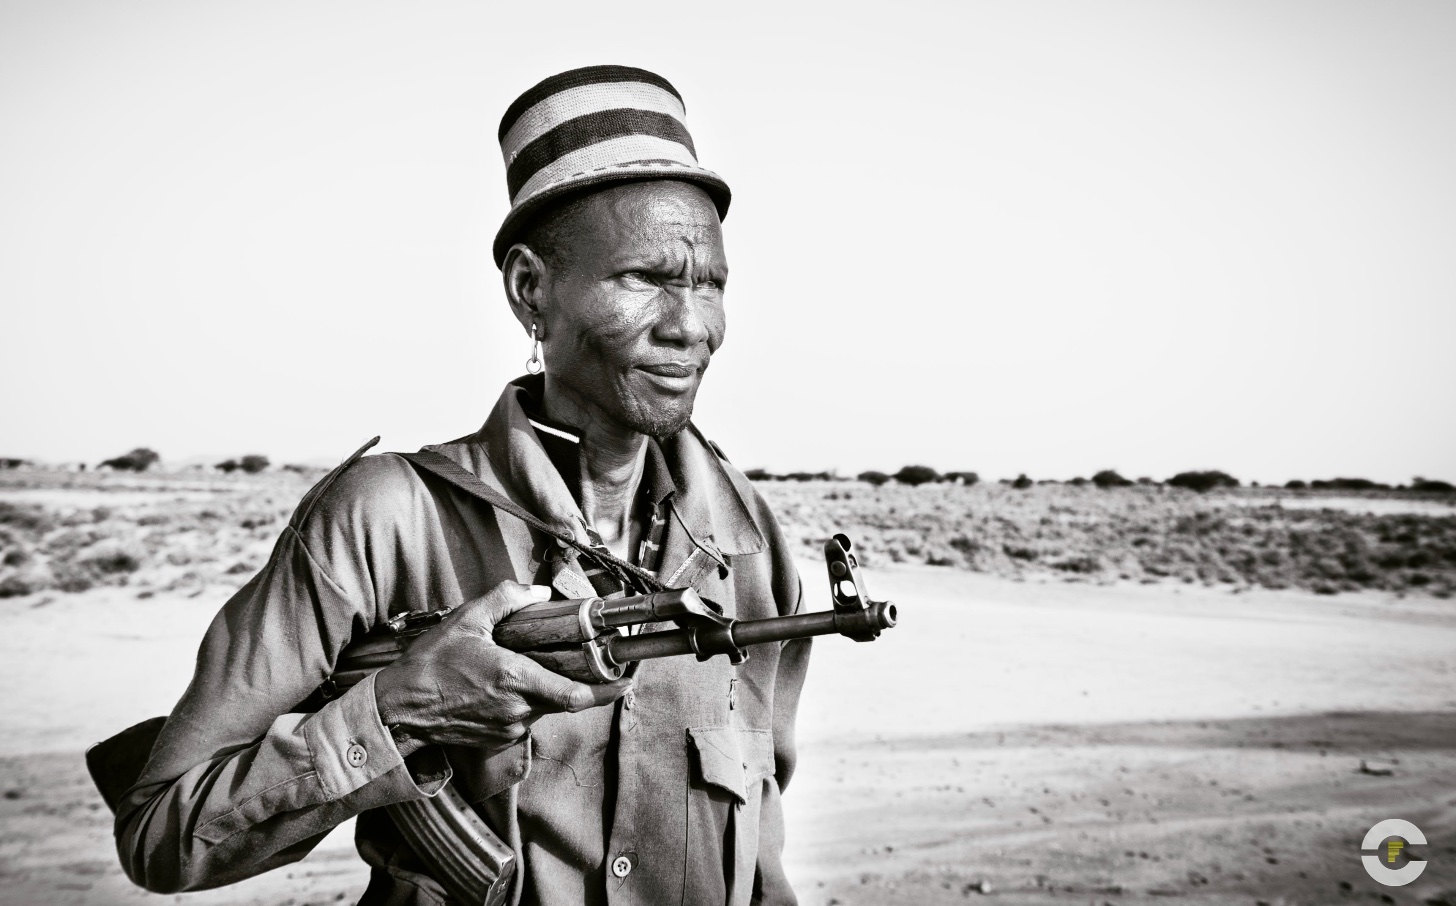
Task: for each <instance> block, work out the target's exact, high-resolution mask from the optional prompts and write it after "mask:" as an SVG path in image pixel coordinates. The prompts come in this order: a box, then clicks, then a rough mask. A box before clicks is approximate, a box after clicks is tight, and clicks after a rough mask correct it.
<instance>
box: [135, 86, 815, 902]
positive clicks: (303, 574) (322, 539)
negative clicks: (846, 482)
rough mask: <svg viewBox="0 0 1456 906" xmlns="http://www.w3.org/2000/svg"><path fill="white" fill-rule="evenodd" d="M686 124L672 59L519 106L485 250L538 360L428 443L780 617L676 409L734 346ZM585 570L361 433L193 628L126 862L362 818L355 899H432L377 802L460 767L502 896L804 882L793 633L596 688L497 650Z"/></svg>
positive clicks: (719, 261) (251, 870)
mask: <svg viewBox="0 0 1456 906" xmlns="http://www.w3.org/2000/svg"><path fill="white" fill-rule="evenodd" d="M683 123H684V110H683V105H682V100H681V98H680V96H679V95H678V94H677V92H676V90H674V89H673V87H672V86H671V85H670V84H668V82H667V81H666V80H664V79H662V78H661V77H659V76H657V75H654V74H652V73H649V72H645V71H643V70H638V69H630V68H627V67H617V66H597V67H590V68H587V69H579V70H574V71H571V72H567V73H563V74H560V75H557V76H553V77H552V78H549V79H546V80H545V81H543V82H541V83H540V84H538V85H537V86H535V87H534V88H532V89H531V90H530V91H527V92H526V93H525V94H524V95H522V96H521V97H520V98H519V99H518V100H517V101H516V102H515V103H514V104H512V105H511V107H510V108H509V109H508V110H507V112H506V114H505V117H504V119H503V120H502V122H501V130H500V139H501V145H502V150H503V152H504V156H505V159H506V165H507V180H508V183H509V187H510V191H511V197H512V208H511V211H510V214H509V215H508V216H507V218H506V220H505V223H504V224H503V225H502V227H501V230H500V233H499V235H498V236H497V238H496V242H495V247H494V252H495V259H496V263H497V264H498V265H499V266H500V267H501V269H502V273H503V277H504V282H505V290H506V296H507V298H508V300H509V302H510V305H511V310H512V311H513V313H514V314H515V316H516V318H517V319H518V320H519V321H520V323H521V325H522V327H523V328H524V329H525V331H526V332H527V334H528V335H529V336H530V337H531V341H532V351H531V358H530V362H529V370H531V371H532V372H533V374H532V375H531V376H528V377H524V378H521V379H519V380H517V381H515V382H513V383H511V384H510V385H508V386H507V387H506V389H505V392H504V394H503V395H502V396H501V398H500V400H499V402H498V403H497V404H496V406H495V408H494V410H493V411H492V412H491V414H490V417H489V418H488V419H487V421H486V422H485V425H484V427H482V428H481V430H480V431H479V432H478V433H476V434H473V435H471V436H469V437H465V438H461V439H460V440H457V441H452V442H450V443H447V444H441V445H438V446H435V447H431V448H429V449H432V450H435V451H437V452H439V453H441V454H443V455H444V456H446V457H448V458H449V459H451V460H453V461H454V462H455V463H457V464H458V465H460V466H462V467H464V468H465V469H466V470H468V471H470V472H471V473H473V474H474V475H476V476H478V477H479V478H480V479H481V480H482V481H484V482H485V483H486V484H487V485H489V486H491V487H493V488H495V489H497V490H498V491H500V492H502V493H503V494H504V495H505V496H506V497H508V498H510V499H511V500H512V501H514V502H515V503H517V504H519V505H520V506H522V507H524V508H525V509H526V510H528V511H529V512H530V513H531V514H533V515H534V516H535V517H537V518H538V519H540V520H543V521H544V522H545V523H547V524H548V525H550V526H551V527H553V528H554V529H556V530H558V531H561V532H565V533H568V534H569V535H570V537H572V538H573V539H575V540H576V541H577V542H578V543H579V544H581V545H583V546H587V547H589V548H590V549H592V550H605V551H609V552H611V553H612V554H615V555H616V556H618V557H620V558H622V559H625V560H629V561H630V562H632V563H634V564H636V565H637V566H640V567H643V568H645V569H647V570H649V571H651V572H653V573H655V574H656V576H657V577H658V578H659V579H660V580H661V581H662V582H663V583H665V584H666V585H667V586H669V587H693V588H696V589H697V590H698V591H699V592H700V593H701V594H702V596H703V597H705V598H708V599H711V600H712V601H715V602H717V603H718V604H719V605H721V606H722V607H723V608H724V610H725V612H726V613H728V614H729V615H732V616H736V617H738V618H740V619H745V618H757V617H765V616H776V615H781V614H788V613H793V612H795V611H797V610H798V608H799V601H800V591H799V580H798V576H797V574H796V573H795V570H794V567H793V563H792V560H791V557H790V554H789V552H788V549H787V546H786V544H785V542H784V539H783V537H782V536H781V534H780V532H779V529H778V527H777V525H776V524H775V522H774V520H773V517H772V515H771V514H770V513H769V511H768V509H767V507H766V506H765V505H764V503H763V501H762V500H761V499H760V498H759V497H758V495H757V494H756V493H755V492H754V490H753V488H752V487H751V485H750V484H749V483H748V482H747V481H746V480H745V479H744V477H743V475H742V474H741V473H740V472H739V471H738V470H737V469H735V468H734V467H733V466H731V465H730V464H728V463H727V461H726V460H724V459H723V458H722V457H721V455H720V454H719V453H718V451H717V448H716V447H714V446H712V445H711V444H709V443H708V442H707V441H706V440H705V439H704V438H703V437H702V436H701V435H700V434H699V433H698V431H697V430H696V428H694V427H693V426H692V424H691V423H690V421H689V418H690V416H691V414H692V409H693V401H694V398H695V396H696V393H697V389H698V385H699V382H700V381H701V379H702V376H703V373H704V372H705V370H706V369H707V366H708V363H709V360H710V358H711V356H712V354H713V352H714V351H716V350H717V349H718V347H719V345H720V344H721V343H722V341H723V336H724V328H725V310H724V306H723V293H724V288H725V285H726V282H727V276H728V265H727V260H726V258H725V257H724V251H723V240H722V229H721V218H722V216H723V214H724V213H725V212H726V210H727V206H728V201H729V192H728V187H727V185H726V184H725V183H724V182H723V181H722V179H721V178H719V177H718V176H717V175H715V174H713V173H712V172H710V171H708V170H704V169H702V168H701V167H699V166H698V164H697V159H696V156H695V151H694V149H693V145H692V141H691V138H690V137H689V136H688V133H687V129H686V127H685V126H684V124H683ZM543 353H544V366H545V367H544V374H535V373H534V372H539V371H540V370H541V365H542V356H543ZM361 452H362V451H361ZM582 589H586V592H588V593H589V592H591V591H595V592H596V593H598V594H612V593H618V592H620V591H621V590H622V589H621V585H620V583H614V580H613V578H612V576H611V575H610V574H609V573H607V572H605V571H603V570H601V569H598V568H595V567H594V566H593V564H592V560H591V557H589V556H588V557H582V556H578V552H577V551H576V549H575V548H572V547H570V546H567V545H563V544H560V543H558V542H557V541H556V540H554V539H553V538H551V537H550V536H548V535H546V534H545V533H542V532H537V531H533V530H531V529H530V528H528V527H527V526H526V525H525V524H524V523H522V522H521V521H519V520H517V519H515V518H513V517H512V516H510V515H508V514H506V513H503V512H500V511H499V510H495V509H492V508H490V507H488V506H485V505H483V504H482V503H481V502H480V501H478V500H476V499H472V498H470V497H469V496H467V495H464V494H461V493H458V492H457V491H456V490H455V489H453V488H452V487H450V486H448V485H446V484H444V483H442V482H439V481H434V480H431V479H430V478H429V477H428V476H425V475H423V474H422V473H421V472H419V471H417V470H416V469H415V468H413V467H412V466H411V465H410V464H409V463H408V462H406V461H405V460H403V459H401V458H399V457H397V456H392V455H383V456H370V457H367V458H360V457H359V455H358V454H356V456H355V457H354V458H353V459H352V460H350V461H349V462H347V463H345V465H343V466H341V467H340V468H339V469H337V470H335V471H334V472H333V473H332V474H330V476H328V477H327V478H326V479H325V480H324V481H323V482H321V483H320V484H319V485H318V486H317V487H316V488H314V489H313V491H311V492H310V493H309V494H308V495H307V496H306V497H305V498H304V500H303V502H302V503H301V504H300V506H299V508H298V510H297V512H296V513H295V514H294V516H293V518H292V520H291V521H290V523H289V525H288V527H287V528H286V529H285V530H284V532H283V535H282V537H281V538H280V539H279V541H278V545H277V547H276V548H275V550H274V552H273V555H272V558H271V559H270V561H269V563H268V565H267V566H266V567H265V568H264V569H263V571H262V572H261V573H260V574H259V575H257V576H256V577H254V578H253V580H252V581H251V582H249V583H248V584H247V585H246V586H244V587H243V588H242V589H241V590H240V591H239V592H238V593H237V594H236V595H235V596H234V597H233V598H232V599H231V600H230V601H228V603H227V604H226V605H225V606H224V607H223V609H222V611H221V612H220V613H219V614H218V616H217V618H216V619H215V620H214V621H213V624H212V626H211V628H210V629H209V630H208V633H207V635H206V637H205V639H204V640H203V643H202V647H201V650H200V652H199V655H198V661H197V669H196V673H195V674H194V676H193V679H192V683H191V685H190V686H189V687H188V689H187V691H186V693H185V694H184V695H183V697H182V699H181V701H180V702H179V703H178V705H177V707H176V709H175V710H174V711H173V713H172V715H171V717H170V718H169V719H168V721H167V723H166V725H165V727H164V729H163V730H162V733H161V736H160V737H159V738H158V740H157V742H156V745H155V746H154V748H153V749H152V754H151V758H150V760H149V761H148V763H147V766H146V769H145V771H144V772H143V774H142V777H141V779H140V780H139V781H138V782H137V784H136V785H135V786H133V787H132V788H131V789H130V791H128V793H127V794H126V795H125V796H124V797H123V799H122V801H121V803H120V806H119V808H118V811H117V821H116V831H117V841H118V849H119V852H120V854H121V858H122V863H123V865H124V866H125V868H126V870H127V872H128V874H129V876H130V877H131V878H132V879H133V880H135V881H136V882H137V883H139V884H142V885H143V886H146V887H148V888H150V889H153V890H158V891H176V890H188V889H197V888H205V887H213V886H217V885H221V884H227V883H230V882H233V881H236V880H239V879H241V878H245V877H248V876H251V875H254V874H257V873H259V872H262V871H266V870H268V869H270V868H274V867H277V866H279V865H283V864H286V863H289V862H292V861H296V860H298V859H300V858H302V857H303V856H304V855H305V854H306V853H307V852H308V851H309V850H310V849H311V848H312V846H313V845H315V844H316V843H317V842H318V840H319V839H320V838H321V837H322V836H323V835H324V834H325V833H327V832H328V831H329V830H330V829H332V828H333V827H335V826H337V825H338V824H339V823H340V822H342V821H345V820H347V819H348V818H351V817H353V816H355V815H358V816H359V822H358V847H359V851H360V853H361V854H362V855H363V857H364V858H365V860H366V861H367V862H368V863H369V864H370V865H371V866H372V869H373V873H372V877H371V882H370V885H369V888H368V890H367V892H366V893H365V895H364V898H363V900H362V901H361V902H363V903H368V904H386V903H387V904H416V903H445V902H447V901H448V900H447V896H446V894H445V892H444V890H443V888H442V887H441V885H440V884H439V883H438V880H437V879H436V878H435V877H433V876H432V869H431V866H430V865H428V864H426V863H425V862H424V861H423V860H422V859H421V858H419V856H418V855H417V854H416V853H414V852H413V851H412V850H411V849H410V847H409V846H408V844H407V843H406V842H405V840H404V839H403V838H402V837H401V835H400V833H399V832H398V831H397V830H396V828H395V827H394V826H393V824H392V823H391V821H390V818H389V817H388V815H387V814H386V813H385V812H384V811H383V810H382V807H383V806H386V805H390V804H393V803H399V802H404V801H407V800H411V799H417V798H420V797H426V796H431V795H435V794H436V793H437V792H438V791H439V790H440V789H441V788H442V786H443V785H444V784H446V783H451V784H453V785H454V787H455V788H456V790H458V791H459V792H460V793H461V794H462V795H463V796H464V797H465V798H466V800H467V801H469V802H470V803H471V804H472V805H473V806H474V807H475V809H476V811H477V812H478V813H479V814H480V815H481V816H482V817H483V818H484V819H486V821H487V822H488V823H489V824H490V825H491V826H492V827H493V828H494V829H495V831H496V832H497V833H498V834H499V836H500V837H501V838H502V839H504V840H506V841H509V843H510V845H511V846H512V848H513V849H514V850H515V853H516V858H517V860H518V864H519V865H520V870H519V871H518V872H517V873H516V887H515V891H514V892H515V899H516V901H517V902H523V903H542V904H568V903H573V904H575V903H612V904H619V903H651V904H658V903H692V904H706V903H735V904H737V903H750V902H753V903H792V902H793V901H794V898H793V894H792V892H791V891H790V889H789V887H788V884H787V882H786V880H785V878H784V875H783V871H782V868H781V865H780V859H779V855H780V850H781V848H782V842H783V819H782V814H781V810H780V800H779V795H780V792H781V790H782V789H783V787H784V785H785V784H786V783H787V782H788V779H789V775H790V774H791V772H792V770H793V763H794V756H793V722H794V711H795V707H796V704H797V699H798V695H799V690H800V687H801V684H802V681H803V677H804V671H805V667H806V665H807V660H808V652H809V647H808V643H807V641H798V642H791V643H787V644H785V645H783V646H764V647H760V648H757V649H755V650H754V654H753V656H752V658H751V659H750V660H748V661H747V662H746V663H744V664H741V665H738V666H734V665H731V664H729V663H727V662H726V660H725V659H723V658H714V659H712V660H710V661H707V662H704V663H699V662H697V661H696V660H694V659H693V658H670V659H665V660H658V661H652V662H644V663H642V664H641V665H640V669H639V670H638V671H637V672H636V673H635V675H634V676H633V677H631V678H624V679H623V680H620V681H618V682H615V683H609V684H603V685H597V686H592V685H585V684H582V683H577V682H574V681H572V680H569V679H567V678H565V677H563V676H560V675H557V674H554V673H552V672H550V671H548V670H546V669H545V668H543V667H541V666H539V665H538V664H536V663H535V662H533V661H531V660H529V659H527V658H525V657H522V656H520V655H517V654H515V653H513V652H510V651H508V650H506V649H504V648H501V647H498V646H496V645H495V644H494V643H493V641H492V632H493V629H494V626H495V624H496V623H497V622H498V621H499V620H501V619H502V618H504V617H505V616H507V615H509V614H510V613H513V612H514V611H516V610H518V609H520V608H521V607H524V606H526V605H528V604H531V603H534V602H537V601H541V600H545V599H547V598H548V597H551V596H552V595H553V593H554V595H555V596H556V597H558V598H567V597H581V596H582V594H583V592H582V591H581V590H582ZM456 605H459V607H458V609H457V610H455V611H453V612H452V613H451V614H450V616H449V617H448V618H447V619H445V620H444V621H443V622H442V623H441V624H440V625H439V626H438V627H436V628H434V629H432V630H431V631H429V632H428V633H426V634H425V635H423V636H421V637H420V639H419V641H418V642H416V643H415V644H414V646H413V647H411V648H410V649H409V650H408V652H407V653H406V654H405V655H404V656H403V657H401V658H400V659H399V660H398V661H396V662H395V663H393V664H391V665H390V666H388V667H385V668H384V669H383V670H381V671H379V672H378V673H376V674H375V675H373V676H372V677H370V678H368V679H366V680H365V681H363V682H361V683H360V684H358V685H357V686H354V687H353V688H352V689H350V690H349V691H348V692H346V693H345V694H343V695H342V696H339V697H338V698H336V699H334V700H332V701H329V702H328V703H327V704H325V705H323V707H321V708H320V709H319V710H317V711H316V712H314V713H300V711H299V703H301V702H303V701H305V700H306V699H309V698H310V696H311V694H312V693H314V691H315V690H316V689H317V688H318V687H319V686H320V684H322V683H323V682H324V681H325V680H326V679H327V678H328V677H329V676H330V674H331V673H332V672H333V670H334V666H335V664H336V662H337V660H338V657H339V654H340V652H341V651H342V650H343V649H344V648H345V646H346V645H347V644H348V643H349V642H350V641H351V640H353V639H358V638H359V637H361V636H363V635H366V634H368V633H369V632H371V631H372V630H374V629H376V628H377V627H379V626H381V625H382V624H383V623H385V622H386V621H387V620H388V619H389V618H391V617H393V616H397V615H399V614H402V613H408V612H414V611H432V610H438V609H441V608H445V607H454V606H456Z"/></svg>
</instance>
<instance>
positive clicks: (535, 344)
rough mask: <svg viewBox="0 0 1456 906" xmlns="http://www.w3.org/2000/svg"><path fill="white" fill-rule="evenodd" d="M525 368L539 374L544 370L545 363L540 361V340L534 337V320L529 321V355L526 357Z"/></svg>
mask: <svg viewBox="0 0 1456 906" xmlns="http://www.w3.org/2000/svg"><path fill="white" fill-rule="evenodd" d="M526 370H527V371H529V372H530V373H531V374H540V373H541V372H542V371H544V370H546V363H545V362H543V361H541V341H540V340H538V339H536V322H535V321H532V322H531V357H530V358H529V359H526Z"/></svg>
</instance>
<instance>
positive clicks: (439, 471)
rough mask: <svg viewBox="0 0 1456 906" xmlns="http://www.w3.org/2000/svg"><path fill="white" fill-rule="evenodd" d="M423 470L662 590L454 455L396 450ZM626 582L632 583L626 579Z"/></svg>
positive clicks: (651, 588)
mask: <svg viewBox="0 0 1456 906" xmlns="http://www.w3.org/2000/svg"><path fill="white" fill-rule="evenodd" d="M397 455H398V456H400V457H401V458H402V459H404V460H405V461H407V462H408V463H409V464H410V465H412V466H414V467H415V468H416V469H419V470H420V471H422V472H426V473H428V474H430V475H433V476H435V477H436V478H438V479H440V480H441V481H444V482H445V483H447V484H449V485H450V486H451V487H453V488H455V489H456V490H458V491H461V492H462V493H464V494H467V495H469V496H470V497H473V498H475V499H476V500H478V501H480V502H481V503H484V504H486V505H487V506H489V507H491V508H493V509H497V510H500V511H502V512H504V513H509V514H510V515H512V516H514V517H516V518H517V519H519V520H521V521H522V522H524V523H526V525H529V526H530V527H531V528H533V529H535V530H536V531H538V532H541V533H543V534H546V535H550V536H551V537H552V538H555V539H556V540H557V541H560V542H561V543H563V544H568V545H570V546H571V547H573V548H575V549H576V550H578V551H580V552H581V554H582V556H584V557H587V558H589V559H591V560H593V561H595V562H596V563H597V565H599V566H600V567H602V568H603V569H605V570H607V571H608V572H611V573H615V574H617V575H618V576H621V577H623V578H627V579H631V580H635V582H636V583H637V584H640V585H641V586H642V590H643V591H646V592H654V591H665V590H666V588H667V586H665V585H664V584H663V583H662V582H661V581H660V580H659V579H658V578H657V577H656V576H654V575H653V574H652V573H650V572H648V571H647V570H645V569H643V568H642V567H640V566H637V565H636V564H633V563H628V562H627V561H626V560H623V559H622V558H621V557H618V556H617V555H615V554H613V553H611V552H610V551H604V550H601V549H598V548H594V547H592V546H591V545H589V544H583V543H582V542H580V541H578V540H576V538H575V537H573V536H572V535H571V534H570V533H568V532H565V531H562V530H561V529H558V528H555V527H553V526H550V525H547V524H546V523H545V522H543V521H541V520H540V519H538V518H536V517H535V516H533V515H531V514H530V513H529V512H527V511H526V510H525V508H523V507H522V506H521V505H520V504H518V503H516V502H515V501H513V500H511V499H510V498H509V497H506V496H505V495H504V494H502V493H501V492H500V491H497V490H496V489H495V488H493V487H491V486H490V485H488V484H486V483H485V482H483V481H481V480H480V478H478V477H477V476H476V475H475V474H474V473H472V472H470V471H468V470H466V469H465V468H464V467H462V466H461V465H460V464H459V463H457V462H455V461H454V460H453V459H450V458H449V457H447V456H445V455H443V454H441V453H436V452H435V451H433V450H421V451H419V452H418V453H399V454H397ZM629 584H631V583H630V582H629Z"/></svg>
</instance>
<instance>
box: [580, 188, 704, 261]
mask: <svg viewBox="0 0 1456 906" xmlns="http://www.w3.org/2000/svg"><path fill="white" fill-rule="evenodd" d="M579 225H580V227H581V228H582V229H581V230H580V232H579V233H578V236H579V238H580V239H581V240H583V241H585V242H586V243H587V244H589V245H591V246H595V247H596V249H597V250H599V251H601V252H604V253H608V254H611V253H628V254H645V253H651V252H657V253H660V254H667V255H679V254H683V253H688V252H691V253H693V254H694V255H695V256H707V257H709V258H712V259H721V258H722V255H723V225H722V222H721V220H720V219H719V217H718V209H717V207H716V206H715V205H714V204H713V201H712V199H711V198H710V197H709V196H708V193H707V192H704V191H703V190H702V189H700V188H698V187H697V186H694V185H691V184H689V183H683V182H673V181H668V180H653V181H650V182H639V183H629V184H627V185H621V186H613V187H611V188H609V189H604V190H602V191H601V192H598V193H596V194H594V195H593V196H591V198H589V199H588V201H587V204H586V205H585V206H584V207H583V209H582V211H581V221H580V224H579ZM582 251H585V249H583V250H582Z"/></svg>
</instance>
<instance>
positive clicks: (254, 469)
mask: <svg viewBox="0 0 1456 906" xmlns="http://www.w3.org/2000/svg"><path fill="white" fill-rule="evenodd" d="M238 468H240V469H242V470H243V471H244V472H247V473H248V474H249V475H257V474H258V473H259V472H261V471H263V470H264V469H266V468H268V457H266V456H259V455H258V454H257V453H249V454H248V455H247V456H244V457H243V458H242V459H240V460H238Z"/></svg>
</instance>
